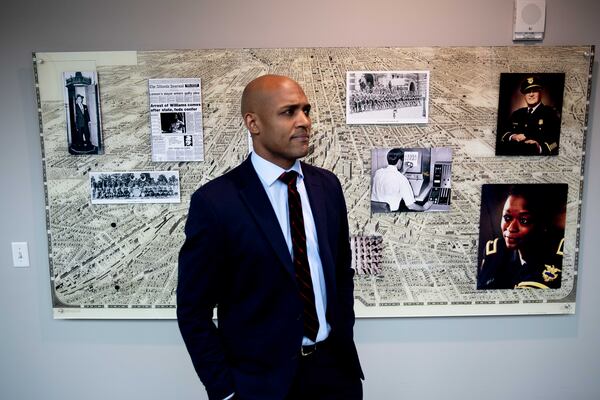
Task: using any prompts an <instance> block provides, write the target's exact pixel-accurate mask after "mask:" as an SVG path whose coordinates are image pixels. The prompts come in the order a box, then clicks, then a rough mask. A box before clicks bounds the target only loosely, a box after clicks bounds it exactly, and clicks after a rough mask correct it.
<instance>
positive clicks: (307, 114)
mask: <svg viewBox="0 0 600 400" xmlns="http://www.w3.org/2000/svg"><path fill="white" fill-rule="evenodd" d="M302 111H303V112H304V115H306V116H307V117H310V108H305V109H304V110H302Z"/></svg>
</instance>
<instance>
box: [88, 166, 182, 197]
mask: <svg viewBox="0 0 600 400" xmlns="http://www.w3.org/2000/svg"><path fill="white" fill-rule="evenodd" d="M90 193H91V199H92V204H131V203H179V202H181V199H180V189H179V172H178V171H129V172H90Z"/></svg>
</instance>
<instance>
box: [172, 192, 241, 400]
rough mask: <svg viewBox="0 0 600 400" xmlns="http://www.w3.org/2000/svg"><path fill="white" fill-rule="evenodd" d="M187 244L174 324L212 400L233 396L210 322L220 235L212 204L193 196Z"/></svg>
mask: <svg viewBox="0 0 600 400" xmlns="http://www.w3.org/2000/svg"><path fill="white" fill-rule="evenodd" d="M185 234H186V239H185V242H184V244H183V246H182V248H181V251H180V253H179V278H178V284H177V321H178V324H179V329H180V331H181V335H182V337H183V340H184V342H185V345H186V347H187V350H188V352H189V354H190V356H191V359H192V363H193V364H194V368H195V370H196V372H197V373H198V376H199V377H200V380H201V381H202V383H203V384H204V386H205V387H206V391H207V393H208V396H209V398H210V399H219V400H221V399H224V398H226V397H227V396H229V395H230V394H231V393H233V392H234V391H235V387H234V383H233V378H232V375H231V373H230V370H229V368H228V366H227V363H226V357H225V354H224V352H223V348H222V345H221V341H220V338H219V334H218V331H217V328H216V326H215V324H214V323H213V321H212V317H213V309H214V307H215V306H216V305H217V304H218V299H219V293H220V292H221V287H222V285H221V283H220V282H221V277H220V275H221V274H222V268H220V267H221V265H220V261H219V260H220V259H222V257H221V255H222V254H224V253H223V249H222V246H223V245H222V243H223V240H222V239H223V238H224V236H223V232H221V229H220V224H219V223H218V218H217V216H216V214H215V211H214V208H213V206H212V204H211V203H210V201H208V200H206V199H205V198H204V197H203V194H202V192H196V193H195V194H194V195H193V196H192V199H191V202H190V211H189V214H188V219H187V223H186V226H185Z"/></svg>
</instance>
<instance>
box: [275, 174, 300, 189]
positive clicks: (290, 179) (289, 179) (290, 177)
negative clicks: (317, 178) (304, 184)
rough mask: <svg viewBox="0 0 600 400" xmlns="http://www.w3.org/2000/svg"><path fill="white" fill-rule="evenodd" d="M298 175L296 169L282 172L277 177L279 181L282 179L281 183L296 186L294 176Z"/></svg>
mask: <svg viewBox="0 0 600 400" xmlns="http://www.w3.org/2000/svg"><path fill="white" fill-rule="evenodd" d="M297 177H298V173H297V172H296V171H288V172H284V173H283V174H281V175H279V178H277V179H279V180H280V181H282V182H283V183H285V184H286V185H288V186H289V185H293V186H296V178H297Z"/></svg>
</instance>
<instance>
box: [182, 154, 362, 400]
mask: <svg viewBox="0 0 600 400" xmlns="http://www.w3.org/2000/svg"><path fill="white" fill-rule="evenodd" d="M302 171H303V173H304V183H305V186H306V191H307V193H308V197H309V200H310V206H311V210H312V212H313V215H314V219H315V224H316V229H317V236H318V243H319V255H320V257H321V261H322V264H323V273H324V276H325V285H326V290H327V314H326V316H327V321H328V322H329V324H330V325H331V328H332V329H331V333H330V335H329V339H328V340H329V341H330V342H331V344H332V347H333V348H334V351H335V352H336V353H337V354H338V356H339V359H340V363H341V365H342V366H343V367H344V368H346V369H347V371H348V373H349V374H352V375H354V376H357V377H358V376H360V377H361V378H362V376H363V375H362V371H361V368H360V364H359V361H358V356H357V353H356V348H355V345H354V341H353V335H352V331H353V325H354V311H353V303H354V295H353V281H352V277H353V275H354V272H353V270H352V269H351V267H350V261H351V259H350V257H351V254H350V244H349V237H348V235H349V232H348V219H347V211H346V205H345V201H344V196H343V192H342V189H341V185H340V183H339V181H338V179H337V178H336V177H335V175H333V174H332V173H331V172H329V171H326V170H324V169H321V168H317V167H313V166H310V165H307V164H302ZM185 233H186V240H185V243H184V245H183V247H182V248H181V252H180V254H179V281H178V287H177V318H178V322H179V328H180V330H181V333H182V336H183V339H184V341H185V344H186V347H187V349H188V351H189V353H190V356H191V359H192V362H193V364H194V368H195V369H196V372H197V373H198V376H199V377H200V379H201V381H202V382H203V384H204V385H205V387H206V390H207V392H208V395H209V398H210V399H218V400H220V399H223V398H224V397H226V396H228V395H229V394H231V393H232V392H236V394H238V395H239V396H240V397H241V398H242V399H261V400H268V399H282V398H284V397H285V395H286V394H287V392H288V390H289V387H290V385H291V383H292V380H293V377H294V374H295V371H296V368H297V364H298V357H299V350H300V346H301V343H302V336H303V321H302V304H301V301H300V299H299V296H298V292H297V286H296V280H295V273H294V267H293V263H292V258H291V255H290V253H289V251H288V247H287V244H286V242H285V239H284V236H283V233H282V232H281V228H280V226H279V223H278V222H277V217H276V215H275V212H274V210H273V207H272V206H271V203H270V201H269V198H268V196H267V194H266V192H265V190H264V188H263V186H262V184H261V182H260V179H259V177H258V175H257V174H256V171H255V170H254V167H253V166H252V163H251V161H250V158H248V159H246V161H244V162H243V163H242V164H241V165H239V166H238V167H236V168H235V169H233V170H231V171H230V172H228V173H226V174H224V175H223V176H221V177H219V178H216V179H214V180H212V181H211V182H209V183H207V184H206V185H204V186H202V187H201V188H200V189H198V190H197V191H196V192H195V193H194V194H193V196H192V199H191V203H190V211H189V215H188V220H187V223H186V227H185ZM215 306H216V307H217V318H218V327H217V326H215V324H214V323H213V321H212V317H213V308H214V307H215Z"/></svg>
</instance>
